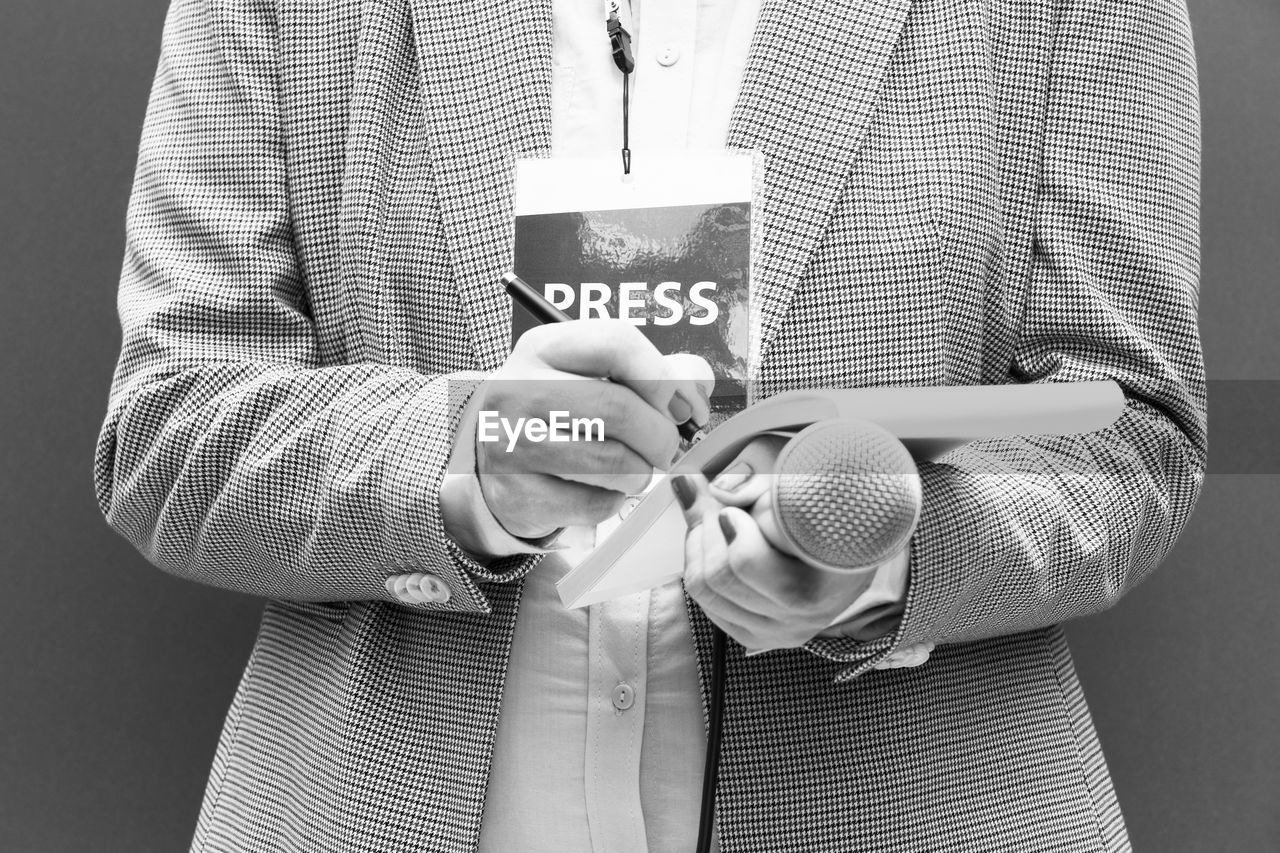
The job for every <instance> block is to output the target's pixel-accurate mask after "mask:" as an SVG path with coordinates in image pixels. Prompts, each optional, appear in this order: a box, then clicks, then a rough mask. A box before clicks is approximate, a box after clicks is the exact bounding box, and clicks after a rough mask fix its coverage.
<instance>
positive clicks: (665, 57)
mask: <svg viewBox="0 0 1280 853" xmlns="http://www.w3.org/2000/svg"><path fill="white" fill-rule="evenodd" d="M656 58H657V60H658V64H659V65H661V66H663V67H664V68H670V67H671V66H672V65H675V64H676V63H677V62H679V61H680V48H678V47H676V46H675V45H674V44H664V45H663V46H662V47H660V48H658V53H657V57H656Z"/></svg>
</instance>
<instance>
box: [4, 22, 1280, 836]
mask: <svg viewBox="0 0 1280 853" xmlns="http://www.w3.org/2000/svg"><path fill="white" fill-rule="evenodd" d="M164 13H165V3H164V2H163V0H111V2H90V0H5V3H4V13H3V16H0V21H2V24H0V300H2V303H0V401H3V403H2V405H3V418H2V419H0V431H2V432H0V565H2V566H3V570H4V574H3V577H4V579H5V583H4V588H3V590H4V607H3V610H2V611H0V613H2V614H3V615H0V685H2V686H0V850H3V851H14V852H15V853H16V852H17V851H61V850H121V851H153V850H154V851H172V850H182V849H186V846H187V844H188V842H189V839H190V836H191V832H192V829H193V827H194V822H195V816H196V811H197V809H198V807H199V801H200V794H201V791H202V789H203V785H204V779H205V775H206V773H207V771H208V767H209V763H210V760H211V758H212V754H213V747H214V743H215V739H216V737H217V733H218V729H219V725H220V723H221V721H222V716H223V713H224V711H225V709H226V707H227V705H228V703H229V701H230V699H231V694H232V690H233V688H234V685H235V682H236V679H237V677H238V675H239V673H240V669H241V666H242V665H243V663H244V661H245V659H246V657H247V655H248V651H249V647H250V643H251V641H252V638H253V635H254V630H255V626H256V623H257V615H258V611H259V605H258V603H257V602H255V601H253V600H251V599H249V598H246V597H240V596H236V595H233V594H230V593H224V592H219V591H216V590H212V589H206V588H203V587H199V586H196V585H194V584H188V583H183V582H180V581H178V580H175V579H173V578H171V577H169V576H167V575H165V574H163V573H161V572H159V571H156V570H154V569H152V568H150V567H149V566H148V565H147V564H146V563H145V562H144V561H143V560H142V559H141V558H139V557H138V556H137V555H136V554H135V553H134V552H132V551H131V550H130V549H129V548H128V547H127V546H126V545H125V543H124V542H123V541H122V540H120V539H117V538H116V537H115V536H114V535H113V534H112V533H110V531H108V529H107V528H106V526H105V525H104V524H103V522H102V520H101V518H100V517H99V515H98V511H97V508H96V505H95V504H94V501H93V497H92V488H91V480H90V462H91V456H92V447H93V442H94V437H95V435H96V432H97V428H98V425H99V422H100V419H101V417H102V414H103V411H104V404H105V399H106V392H107V387H108V383H109V379H110V373H111V368H112V366H113V363H114V361H115V357H116V351H117V346H118V340H119V338H118V329H117V325H116V320H115V304H114V299H115V286H116V278H117V274H118V271H119V268H120V258H121V254H122V247H123V235H122V228H123V219H124V209H125V202H126V199H127V194H128V188H129V184H130V180H131V177H132V171H133V164H134V157H135V153H136V150H137V142H138V135H139V130H140V127H141V122H142V116H143V112H144V109H145V106H146V100H147V92H148V87H149V83H150V78H151V75H152V73H153V70H154V68H155V62H156V57H157V53H158V49H159V37H160V31H161V26H162V23H163V18H164ZM1192 18H1193V21H1194V24H1195V26H1196V35H1197V40H1198V44H1199V56H1200V65H1201V74H1202V94H1203V101H1204V123H1205V161H1204V179H1205V193H1204V276H1203V293H1202V318H1203V325H1202V328H1203V336H1204V342H1205V348H1206V355H1207V359H1208V364H1209V371H1210V376H1211V377H1212V378H1213V379H1216V380H1245V379H1247V380H1272V379H1275V378H1277V377H1276V372H1277V371H1276V366H1277V364H1278V363H1280V361H1278V359H1277V355H1278V354H1280V343H1277V340H1278V339H1280V335H1277V334H1276V333H1275V331H1274V329H1273V325H1274V322H1275V319H1276V318H1277V316H1280V289H1277V288H1276V270H1277V269H1278V268H1280V143H1278V142H1277V140H1280V52H1278V51H1277V50H1276V45H1277V44H1280V4H1277V3H1276V2H1275V0H1212V2H1211V0H1193V8H1192ZM1219 387H1221V386H1219ZM1232 387H1233V389H1244V390H1248V391H1249V392H1250V393H1253V394H1254V395H1255V397H1256V398H1257V397H1258V395H1261V397H1260V399H1262V400H1263V402H1266V403H1269V404H1270V405H1269V408H1271V409H1272V410H1273V411H1274V410H1275V409H1276V406H1275V404H1274V402H1271V401H1272V400H1273V398H1274V393H1273V391H1274V389H1273V388H1272V386H1269V385H1264V384H1254V385H1236V386H1232ZM1233 393H1236V391H1235V390H1231V391H1229V392H1228V393H1227V394H1224V395H1222V398H1223V399H1226V398H1227V396H1229V395H1230V394H1233ZM1255 402H1256V401H1255ZM1212 411H1213V417H1214V418H1215V420H1214V428H1213V430H1211V440H1212V441H1214V442H1215V447H1214V456H1213V460H1212V461H1211V470H1216V471H1218V472H1223V471H1235V472H1241V471H1249V470H1259V469H1261V470H1266V471H1268V472H1271V473H1269V474H1267V475H1255V476H1248V475H1241V474H1225V473H1216V474H1214V475H1213V476H1211V477H1210V478H1209V480H1208V484H1207V487H1206V491H1205V495H1204V498H1203V499H1202V501H1201V503H1200V506H1199V509H1198V510H1197V512H1196V515H1195V517H1194V518H1193V520H1192V522H1191V526H1190V528H1189V530H1188V531H1187V533H1186V534H1185V536H1184V537H1183V539H1182V540H1181V541H1180V542H1179V544H1178V547H1177V548H1176V550H1175V552H1174V554H1173V556H1172V557H1171V558H1170V559H1169V560H1168V561H1167V562H1166V564H1165V566H1164V568H1162V569H1161V571H1160V572H1158V573H1157V574H1156V576H1155V578H1154V579H1153V580H1152V581H1151V582H1150V583H1148V584H1146V585H1144V586H1143V587H1142V588H1140V589H1139V590H1137V591H1136V592H1134V593H1133V594H1132V595H1130V596H1129V597H1128V598H1127V599H1126V600H1125V601H1123V602H1122V603H1121V604H1120V605H1119V606H1118V607H1116V608H1115V609H1114V610H1112V611H1110V612H1108V613H1106V614H1103V615H1101V616H1098V617H1094V618H1091V619H1087V620H1084V621H1081V622H1078V623H1076V624H1073V625H1072V626H1071V627H1070V635H1071V640H1072V647H1073V648H1074V650H1075V652H1076V656H1077V661H1078V664H1079V670H1080V677H1081V680H1082V681H1083V683H1084V686H1085V690H1086V693H1087V695H1088V697H1089V700H1090V704H1091V706H1092V709H1093V713H1094V718H1095V720H1096V722H1097V726H1098V730H1099V733H1100V735H1101V738H1102V741H1103V745H1104V747H1105V748H1106V752H1107V755H1108V757H1109V761H1110V766H1111V770H1112V773H1113V775H1114V778H1115V782H1116V787H1117V790H1118V792H1119V795H1120V801H1121V803H1122V805H1123V806H1124V810H1125V814H1126V816H1127V820H1128V823H1129V828H1130V832H1131V835H1132V838H1133V841H1134V844H1135V847H1136V849H1137V850H1139V851H1172V853H1180V851H1199V850H1205V851H1250V853H1252V851H1267V850H1271V851H1276V850H1280V726H1278V725H1277V719H1278V715H1277V711H1276V709H1277V706H1280V684H1278V682H1277V671H1278V667H1277V664H1276V660H1277V658H1280V619H1277V618H1276V614H1277V613H1280V584H1278V583H1277V582H1276V579H1275V575H1276V566H1275V561H1274V555H1275V554H1276V553H1277V550H1280V534H1278V533H1277V531H1278V530H1280V523H1277V521H1276V520H1275V518H1274V516H1275V511H1276V508H1277V507H1278V506H1280V476H1277V474H1276V473H1275V472H1280V466H1278V465H1277V463H1276V460H1275V459H1274V457H1273V458H1272V459H1270V460H1264V459H1262V458H1261V456H1262V450H1261V449H1260V448H1261V445H1258V446H1256V447H1255V446H1253V445H1251V444H1250V442H1252V441H1254V440H1255V439H1258V438H1259V436H1258V433H1257V432H1256V431H1255V430H1254V429H1253V428H1252V425H1251V422H1250V421H1249V419H1248V418H1247V417H1245V416H1244V415H1243V414H1240V412H1239V411H1238V409H1235V408H1233V407H1229V406H1228V407H1218V406H1214V408H1213V410H1212ZM1232 418H1235V420H1234V421H1232ZM1258 429H1259V430H1266V431H1268V432H1274V431H1275V430H1276V428H1275V424H1274V422H1271V421H1267V422H1264V423H1262V424H1260V426H1259V428H1258ZM1228 434H1230V435H1231V436H1232V439H1231V440H1230V441H1224V440H1223V436H1225V435H1228ZM1219 442H1220V443H1219ZM1273 447H1274V445H1273ZM1227 454H1230V456H1228V455H1227ZM1224 460H1225V461H1224Z"/></svg>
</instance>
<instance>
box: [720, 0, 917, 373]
mask: <svg viewBox="0 0 1280 853" xmlns="http://www.w3.org/2000/svg"><path fill="white" fill-rule="evenodd" d="M910 6H911V0H862V2H857V3H832V2H830V0H764V3H763V6H762V8H761V11H760V19H759V22H758V24H757V26H756V32H755V38H754V39H753V41H752V46H751V54H750V58H749V59H748V62H747V68H746V72H745V73H744V76H743V83H742V90H741V92H740V94H739V96H738V102H737V106H736V107H735V109H734V113H733V119H732V121H731V122H730V125H729V138H728V145H729V147H731V148H756V149H759V150H761V151H762V152H763V153H764V155H765V181H764V208H765V232H764V233H765V236H764V240H763V245H762V247H761V251H760V252H759V254H758V255H757V268H756V269H755V270H754V272H753V276H752V277H753V279H754V285H753V288H754V291H755V293H754V300H753V302H754V307H753V311H754V312H755V313H756V318H755V323H754V329H755V332H756V334H755V335H754V341H753V348H754V350H755V352H754V353H753V356H754V358H753V359H752V360H751V362H750V363H751V364H752V366H753V370H754V371H758V370H759V367H760V365H761V364H763V360H764V358H765V357H767V355H768V349H769V345H770V343H771V342H772V340H773V339H774V337H775V335H776V334H777V331H778V328H779V327H780V325H781V323H782V321H783V319H784V317H785V315H786V312H787V309H788V308H789V306H790V304H791V300H792V296H793V295H794V293H795V288H796V284H797V282H798V280H799V278H800V276H801V274H802V273H803V272H804V269H805V267H806V266H807V264H808V262H809V258H810V257H811V256H812V254H813V252H814V250H815V249H816V247H817V245H818V241H819V240H820V239H821V238H822V235H823V233H824V232H825V231H826V224H827V220H828V219H829V218H830V215H831V210H832V208H833V206H834V205H835V202H836V200H837V199H838V198H839V195H840V192H841V190H842V189H843V187H844V185H845V180H846V177H847V175H848V172H849V169H850V166H851V162H852V160H853V158H854V156H855V154H856V153H857V150H858V148H859V146H860V144H861V142H862V138H863V134H864V131H865V129H866V126H867V123H868V121H869V120H870V118H871V114H872V111H873V109H874V107H875V103H876V100H877V98H878V95H879V92H880V88H881V83H882V81H883V79H884V75H885V70H886V68H887V67H888V64H889V59H890V57H891V56H892V54H893V51H894V48H895V46H896V45H897V43H898V37H899V35H900V34H901V32H902V28H903V25H904V24H905V22H906V18H907V12H908V10H909V8H910ZM757 375H758V374H757Z"/></svg>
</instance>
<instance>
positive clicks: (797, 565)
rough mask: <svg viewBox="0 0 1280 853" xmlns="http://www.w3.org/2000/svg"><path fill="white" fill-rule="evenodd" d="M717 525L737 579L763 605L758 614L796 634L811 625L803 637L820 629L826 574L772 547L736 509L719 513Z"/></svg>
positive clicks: (751, 519)
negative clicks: (754, 594) (763, 614)
mask: <svg viewBox="0 0 1280 853" xmlns="http://www.w3.org/2000/svg"><path fill="white" fill-rule="evenodd" d="M717 522H718V524H719V526H720V528H721V530H722V532H723V533H724V534H725V538H726V539H727V540H728V544H727V545H726V548H727V551H728V557H729V563H730V564H731V565H732V566H733V567H734V569H735V574H736V577H737V580H738V581H739V582H740V583H741V584H743V585H744V586H745V587H747V588H750V589H751V590H754V591H755V592H756V593H757V594H758V595H759V596H760V597H761V598H762V599H764V601H765V602H766V603H765V604H763V605H760V606H761V611H762V612H764V613H766V614H767V615H769V616H771V617H773V618H774V619H777V620H778V621H781V622H784V623H786V624H788V625H789V626H793V627H794V628H795V630H796V631H797V632H800V633H803V632H804V631H807V630H808V629H809V627H810V625H811V624H813V630H812V631H811V632H809V634H808V635H806V638H807V636H812V635H813V633H816V632H817V631H818V630H821V628H822V627H824V626H825V624H826V622H825V617H826V609H827V606H828V605H830V602H825V601H824V600H823V598H824V596H823V592H824V589H825V583H824V582H825V581H827V580H828V579H829V578H828V574H827V573H824V572H821V570H818V569H815V568H813V567H811V566H807V565H805V564H804V563H801V562H800V561H799V560H796V559H793V558H791V557H788V556H787V555H785V554H783V553H782V552H780V551H778V550H777V549H775V548H773V547H772V546H771V545H770V544H769V542H768V540H767V539H766V538H765V536H764V533H763V532H762V531H761V530H760V528H759V526H758V525H757V524H756V523H755V520H754V519H753V518H752V517H751V516H750V515H749V514H747V513H746V512H745V511H744V510H742V509H740V508H738V507H726V508H725V509H723V510H721V511H720V515H719V518H718V519H717ZM814 623H817V624H814Z"/></svg>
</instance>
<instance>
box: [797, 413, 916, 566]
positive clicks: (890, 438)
mask: <svg viewBox="0 0 1280 853" xmlns="http://www.w3.org/2000/svg"><path fill="white" fill-rule="evenodd" d="M774 471H775V474H776V475H777V476H776V478H775V480H774V484H773V489H774V495H773V497H774V512H775V517H776V518H777V521H778V525H779V528H780V532H781V533H782V535H783V536H785V537H786V538H787V540H788V541H789V544H790V545H791V546H792V547H793V549H794V550H795V551H796V553H797V554H800V555H803V556H804V557H806V558H808V559H810V560H811V561H813V562H816V563H818V564H819V565H825V566H828V567H832V568H840V569H855V568H863V567H866V566H873V565H876V564H878V563H882V562H884V561H885V560H887V559H889V558H890V557H892V556H893V555H894V554H896V553H897V552H898V551H900V550H901V549H902V547H903V546H904V545H905V544H906V541H907V539H908V538H909V537H910V536H911V533H912V532H913V531H914V530H915V526H916V522H917V521H918V519H919V517H920V502H921V489H920V474H919V472H918V471H917V470H916V465H915V460H913V459H912V458H911V454H910V453H909V452H908V451H907V449H906V447H904V446H903V444H902V442H900V441H899V440H898V439H897V438H896V437H895V436H894V435H893V434H892V433H890V432H889V431H888V430H886V429H884V428H883V427H880V426H877V425H876V424H873V423H871V422H869V421H864V420H859V419H853V418H848V419H839V420H835V419H833V420H827V421H820V422H818V423H815V424H812V425H811V426H809V427H808V428H806V429H804V430H802V431H801V432H800V433H798V434H797V435H796V436H795V437H794V438H792V439H791V441H789V442H788V443H787V445H786V446H785V447H784V448H783V450H782V453H781V454H779V456H778V460H777V465H776V467H775V469H774Z"/></svg>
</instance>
